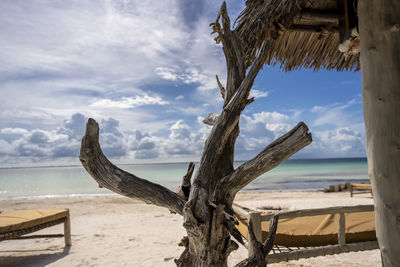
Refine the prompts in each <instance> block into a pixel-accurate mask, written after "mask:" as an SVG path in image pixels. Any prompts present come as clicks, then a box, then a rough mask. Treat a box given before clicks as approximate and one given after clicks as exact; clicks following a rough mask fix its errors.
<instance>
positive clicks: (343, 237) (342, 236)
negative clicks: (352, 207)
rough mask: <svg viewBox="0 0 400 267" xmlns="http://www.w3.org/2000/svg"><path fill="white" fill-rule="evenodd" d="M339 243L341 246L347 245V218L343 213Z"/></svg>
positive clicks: (340, 218)
mask: <svg viewBox="0 0 400 267" xmlns="http://www.w3.org/2000/svg"><path fill="white" fill-rule="evenodd" d="M338 242H339V245H341V246H343V245H345V244H346V216H345V215H344V213H343V212H341V213H339V229H338Z"/></svg>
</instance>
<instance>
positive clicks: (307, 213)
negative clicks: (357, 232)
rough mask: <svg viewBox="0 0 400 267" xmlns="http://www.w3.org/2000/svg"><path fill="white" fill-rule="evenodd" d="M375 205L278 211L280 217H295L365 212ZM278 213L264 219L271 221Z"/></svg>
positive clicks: (266, 215) (262, 218)
mask: <svg viewBox="0 0 400 267" xmlns="http://www.w3.org/2000/svg"><path fill="white" fill-rule="evenodd" d="M373 210H374V206H373V205H358V206H348V207H346V206H345V207H330V208H323V209H304V210H294V211H288V212H280V213H276V214H278V215H279V218H280V219H285V218H293V217H305V216H316V215H325V214H333V213H352V212H365V211H373ZM276 214H264V215H262V216H261V220H262V221H269V220H270V219H271V218H272V217H273V216H274V215H276Z"/></svg>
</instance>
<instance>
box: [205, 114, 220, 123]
mask: <svg viewBox="0 0 400 267" xmlns="http://www.w3.org/2000/svg"><path fill="white" fill-rule="evenodd" d="M218 117H219V115H218V114H214V113H210V114H208V116H207V118H205V119H204V120H203V123H204V124H207V125H210V126H214V125H215V123H216V122H217V120H218Z"/></svg>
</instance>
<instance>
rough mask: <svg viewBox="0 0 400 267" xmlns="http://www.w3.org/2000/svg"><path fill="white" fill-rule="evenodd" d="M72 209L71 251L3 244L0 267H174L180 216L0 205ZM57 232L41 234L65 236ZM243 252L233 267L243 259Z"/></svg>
mask: <svg viewBox="0 0 400 267" xmlns="http://www.w3.org/2000/svg"><path fill="white" fill-rule="evenodd" d="M372 201H373V200H372V198H371V195H370V194H363V195H358V196H357V197H354V198H350V194H349V192H339V193H323V192H320V191H316V190H308V191H244V192H240V193H239V194H238V195H237V197H236V199H235V202H237V203H238V204H241V205H243V206H246V207H249V208H252V209H260V208H261V209H262V208H263V207H265V206H268V207H273V208H280V209H283V210H294V209H305V208H322V207H328V206H342V205H343V206H345V205H357V204H372ZM54 208H56V209H57V208H69V209H70V212H71V223H72V227H71V231H72V247H71V248H70V250H64V243H63V239H29V240H12V241H3V242H0V262H1V263H2V266H44V265H46V266H92V265H93V266H116V267H117V266H175V263H174V262H173V259H174V258H176V257H178V256H179V255H180V253H181V252H182V248H181V247H178V246H177V244H178V243H179V241H180V240H181V237H182V236H184V235H185V234H186V232H185V230H184V228H183V227H182V218H181V216H180V215H176V214H170V212H169V211H168V210H167V209H164V208H159V207H156V206H153V205H147V204H144V203H143V202H141V201H139V200H134V199H129V198H126V197H121V196H118V195H97V196H88V195H84V196H73V197H50V198H48V197H47V198H46V197H44V198H33V199H32V198H29V199H28V198H25V199H23V198H20V199H9V200H4V199H3V200H0V210H10V209H54ZM61 232H62V226H61V225H60V226H54V227H52V228H48V229H45V230H43V231H42V233H61ZM246 255H247V250H246V249H245V248H244V247H243V246H240V248H239V249H238V250H237V251H235V252H233V253H232V254H231V256H230V258H229V266H234V264H235V263H237V262H239V261H240V260H242V259H244V258H245V257H246ZM271 266H277V267H278V266H293V267H297V266H298V267H300V266H356V267H361V266H380V256H379V251H378V250H372V251H363V252H352V253H344V254H339V255H333V256H325V257H317V258H310V259H303V260H299V261H291V262H289V263H278V264H272V265H271Z"/></svg>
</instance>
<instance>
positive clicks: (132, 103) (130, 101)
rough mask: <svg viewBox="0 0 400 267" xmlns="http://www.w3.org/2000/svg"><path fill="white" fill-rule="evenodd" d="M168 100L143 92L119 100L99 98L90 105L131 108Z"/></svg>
mask: <svg viewBox="0 0 400 267" xmlns="http://www.w3.org/2000/svg"><path fill="white" fill-rule="evenodd" d="M167 104H168V102H167V101H164V100H163V99H162V98H161V97H159V96H149V95H147V94H144V95H142V96H135V97H122V99H121V100H111V99H101V100H97V101H95V102H93V103H92V104H91V105H90V106H91V107H101V108H133V107H137V106H143V105H167Z"/></svg>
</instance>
